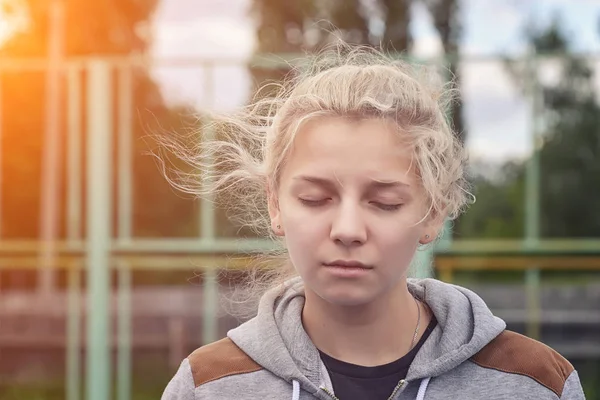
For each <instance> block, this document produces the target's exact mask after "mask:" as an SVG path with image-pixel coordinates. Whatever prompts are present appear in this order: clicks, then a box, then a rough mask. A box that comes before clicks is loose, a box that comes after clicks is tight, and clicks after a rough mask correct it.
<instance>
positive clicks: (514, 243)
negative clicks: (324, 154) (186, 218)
mask: <svg viewBox="0 0 600 400" xmlns="http://www.w3.org/2000/svg"><path fill="white" fill-rule="evenodd" d="M277 248H278V245H277V244H276V243H273V242H272V241H270V240H267V239H235V238H232V239H225V238H223V239H215V240H203V239H195V238H190V239H126V240H118V239H117V240H113V241H112V243H111V249H110V251H111V252H116V253H141V254H159V253H186V254H215V253H232V254H236V253H247V252H263V251H272V250H275V249H277ZM56 249H57V251H58V252H59V253H62V254H64V253H81V252H84V251H85V242H83V241H60V242H57V243H56ZM41 250H42V242H40V241H38V240H2V241H0V257H4V256H5V255H16V254H31V253H38V252H40V251H41ZM435 253H436V254H439V255H446V256H460V255H465V256H477V255H489V254H490V253H493V254H514V255H559V254H563V255H564V254H582V255H585V254H590V255H594V254H600V239H593V238H590V239H547V240H543V239H541V240H539V241H537V242H536V243H535V244H534V245H531V244H530V243H527V242H526V241H525V240H454V241H453V242H452V243H451V244H450V245H449V246H448V247H440V248H436V249H435Z"/></svg>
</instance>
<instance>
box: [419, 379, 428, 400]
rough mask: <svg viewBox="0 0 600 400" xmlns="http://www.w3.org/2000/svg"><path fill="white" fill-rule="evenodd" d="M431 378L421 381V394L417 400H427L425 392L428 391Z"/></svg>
mask: <svg viewBox="0 0 600 400" xmlns="http://www.w3.org/2000/svg"><path fill="white" fill-rule="evenodd" d="M430 379H431V378H425V379H423V380H422V381H421V386H419V393H417V400H424V399H425V391H426V390H427V385H429V380H430Z"/></svg>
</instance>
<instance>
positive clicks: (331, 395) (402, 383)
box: [321, 379, 406, 400]
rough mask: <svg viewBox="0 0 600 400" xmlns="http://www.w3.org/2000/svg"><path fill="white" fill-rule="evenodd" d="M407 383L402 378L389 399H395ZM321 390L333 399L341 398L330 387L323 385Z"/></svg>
mask: <svg viewBox="0 0 600 400" xmlns="http://www.w3.org/2000/svg"><path fill="white" fill-rule="evenodd" d="M405 383H406V381H405V380H404V379H401V380H400V382H398V384H397V385H396V387H395V388H394V391H393V392H392V394H391V395H390V397H388V399H387V400H393V398H394V397H395V396H396V394H397V393H398V391H399V390H400V389H402V387H403V386H404V384H405ZM321 390H322V391H324V392H325V393H327V395H328V396H329V397H331V398H332V399H333V400H340V399H338V398H337V397H335V395H334V394H333V393H331V392H330V391H329V389H327V388H324V387H322V388H321Z"/></svg>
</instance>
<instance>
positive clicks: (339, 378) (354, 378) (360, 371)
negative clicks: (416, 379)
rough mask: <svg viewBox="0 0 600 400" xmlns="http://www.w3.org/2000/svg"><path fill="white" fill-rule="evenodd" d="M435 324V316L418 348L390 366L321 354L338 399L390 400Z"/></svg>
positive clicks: (417, 345) (416, 346)
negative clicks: (365, 364) (362, 363)
mask: <svg viewBox="0 0 600 400" xmlns="http://www.w3.org/2000/svg"><path fill="white" fill-rule="evenodd" d="M436 324H437V320H436V319H435V317H433V318H432V319H431V322H430V323H429V325H428V326H427V329H425V332H424V333H423V336H422V337H421V339H420V340H419V342H418V343H417V344H416V345H415V347H413V349H412V350H411V351H409V352H408V353H407V354H406V355H405V356H403V357H401V358H399V359H398V360H396V361H392V362H391V363H389V364H384V365H378V366H375V367H364V366H361V365H355V364H350V363H347V362H344V361H340V360H337V359H335V358H333V357H330V356H328V355H327V354H325V353H323V352H320V353H321V360H323V363H324V364H325V367H326V368H327V370H328V371H329V376H330V378H331V383H332V384H333V391H334V393H335V397H337V398H338V399H340V400H353V399H364V400H387V399H388V397H389V396H390V395H391V394H392V392H393V391H394V389H395V388H396V386H397V385H398V382H400V380H402V379H404V378H406V374H407V373H408V368H409V367H410V364H411V363H412V362H413V360H414V359H415V357H416V355H417V353H418V352H419V349H421V346H423V343H425V341H426V340H427V338H428V337H429V335H430V334H431V331H433V328H435V325H436Z"/></svg>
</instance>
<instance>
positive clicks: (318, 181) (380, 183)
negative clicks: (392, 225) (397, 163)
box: [292, 175, 410, 189]
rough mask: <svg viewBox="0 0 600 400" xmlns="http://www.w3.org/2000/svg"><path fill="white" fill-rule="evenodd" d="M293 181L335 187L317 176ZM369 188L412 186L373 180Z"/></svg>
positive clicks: (304, 176) (300, 176)
mask: <svg viewBox="0 0 600 400" xmlns="http://www.w3.org/2000/svg"><path fill="white" fill-rule="evenodd" d="M292 179H293V180H299V181H305V182H310V183H314V184H317V185H319V186H323V187H327V188H333V187H335V183H334V182H333V181H330V180H329V179H325V178H320V177H317V176H309V175H299V176H295V177H293V178H292ZM369 187H372V188H381V189H386V188H408V187H410V185H409V184H407V183H404V182H402V181H397V180H387V179H371V182H370V183H369Z"/></svg>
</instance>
